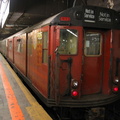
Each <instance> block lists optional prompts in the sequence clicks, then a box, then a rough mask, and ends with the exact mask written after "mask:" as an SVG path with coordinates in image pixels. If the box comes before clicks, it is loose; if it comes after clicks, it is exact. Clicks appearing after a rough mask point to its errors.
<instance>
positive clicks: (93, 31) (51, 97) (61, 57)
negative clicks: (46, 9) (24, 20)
mask: <svg viewBox="0 0 120 120" xmlns="http://www.w3.org/2000/svg"><path fill="white" fill-rule="evenodd" d="M0 52H1V53H2V54H3V55H4V57H5V58H6V59H7V60H8V62H9V63H10V64H11V66H12V67H13V68H14V70H15V71H17V73H19V75H20V76H22V78H23V80H24V81H25V82H26V83H27V84H28V85H29V86H30V88H32V90H33V91H34V92H35V93H36V94H37V96H38V97H39V98H40V99H41V100H42V101H43V102H44V103H45V105H46V106H48V107H51V108H54V109H55V110H56V111H59V114H61V116H62V117H63V118H68V117H71V118H74V117H75V118H76V119H77V117H78V118H79V119H80V118H81V116H80V115H81V114H82V111H81V109H84V110H85V111H86V110H89V113H90V112H91V113H96V114H95V115H96V116H98V115H100V114H101V111H102V113H104V112H105V106H106V105H109V104H111V103H113V102H115V101H117V100H119V99H120V64H119V63H120V15H119V13H118V12H116V11H114V10H112V9H107V8H102V7H95V6H76V7H73V8H69V9H67V10H64V11H62V12H60V13H58V14H56V15H54V16H52V17H50V18H48V19H46V20H44V21H42V22H40V23H38V24H35V25H33V26H31V27H27V28H26V29H24V30H22V31H20V32H18V33H16V34H14V35H12V36H10V37H8V38H6V39H4V40H2V41H0ZM95 115H94V117H96V116H95ZM100 117H101V119H102V118H104V115H101V116H100ZM86 119H90V120H91V116H90V115H88V116H87V117H86Z"/></svg>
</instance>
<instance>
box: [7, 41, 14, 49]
mask: <svg viewBox="0 0 120 120" xmlns="http://www.w3.org/2000/svg"><path fill="white" fill-rule="evenodd" d="M8 44H9V50H12V49H13V43H12V41H9V43H8Z"/></svg>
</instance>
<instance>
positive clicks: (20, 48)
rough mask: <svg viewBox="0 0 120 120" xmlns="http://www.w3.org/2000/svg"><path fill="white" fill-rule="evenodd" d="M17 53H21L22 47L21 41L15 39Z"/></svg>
mask: <svg viewBox="0 0 120 120" xmlns="http://www.w3.org/2000/svg"><path fill="white" fill-rule="evenodd" d="M17 52H18V53H21V52H23V46H22V39H21V38H20V39H17Z"/></svg>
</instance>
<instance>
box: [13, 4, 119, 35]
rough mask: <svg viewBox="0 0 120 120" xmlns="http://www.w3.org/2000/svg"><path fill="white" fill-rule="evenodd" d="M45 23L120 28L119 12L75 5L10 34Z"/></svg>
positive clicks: (30, 29) (28, 29)
mask: <svg viewBox="0 0 120 120" xmlns="http://www.w3.org/2000/svg"><path fill="white" fill-rule="evenodd" d="M45 25H50V26H51V25H69V26H71V25H72V26H83V27H91V28H103V29H120V14H119V13H118V12H116V11H114V10H112V9H108V8H102V7H96V6H76V7H73V8H69V9H67V10H64V11H62V12H60V13H58V14H56V15H54V16H52V17H50V18H48V19H46V20H44V21H42V22H40V23H38V24H35V25H33V26H31V27H27V28H26V29H24V30H22V31H20V32H18V33H16V34H14V35H12V36H11V37H13V36H16V35H19V34H23V33H26V32H31V31H32V30H34V29H37V28H40V27H42V26H45Z"/></svg>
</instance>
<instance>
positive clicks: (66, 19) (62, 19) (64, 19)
mask: <svg viewBox="0 0 120 120" xmlns="http://www.w3.org/2000/svg"><path fill="white" fill-rule="evenodd" d="M60 21H70V17H60Z"/></svg>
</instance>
